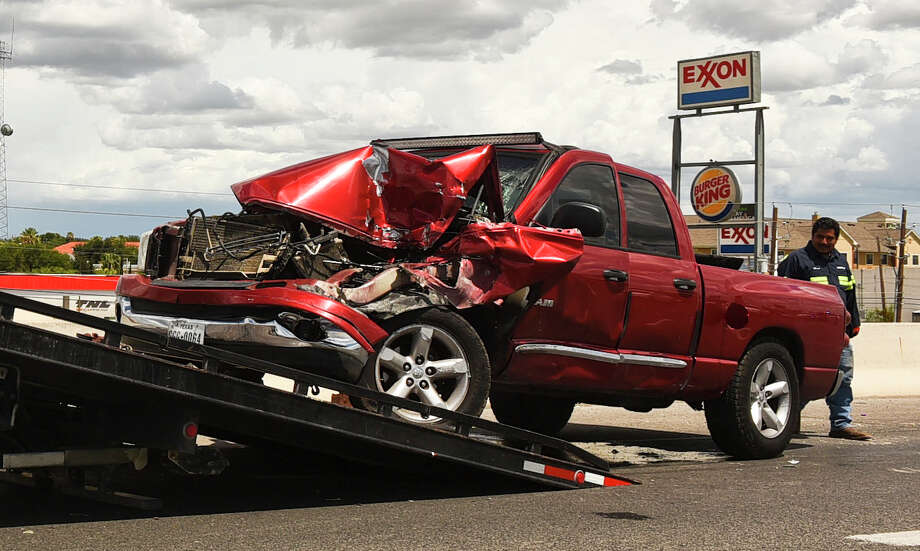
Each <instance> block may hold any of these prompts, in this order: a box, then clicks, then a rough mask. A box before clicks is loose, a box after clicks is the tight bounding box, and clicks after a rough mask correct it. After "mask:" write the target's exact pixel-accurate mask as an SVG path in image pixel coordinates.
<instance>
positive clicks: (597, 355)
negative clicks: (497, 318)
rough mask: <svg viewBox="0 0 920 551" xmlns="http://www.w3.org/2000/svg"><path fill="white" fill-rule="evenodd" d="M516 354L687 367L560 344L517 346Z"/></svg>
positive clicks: (653, 358) (657, 358)
mask: <svg viewBox="0 0 920 551" xmlns="http://www.w3.org/2000/svg"><path fill="white" fill-rule="evenodd" d="M514 351H515V352H516V353H518V354H550V355H553V356H566V357H569V358H581V359H584V360H594V361H597V362H605V363H609V364H634V365H649V366H652V367H665V368H670V369H683V368H685V367H687V362H685V361H683V360H677V359H674V358H663V357H661V356H646V355H644V354H618V353H614V352H601V351H599V350H591V349H590V348H580V347H577V346H566V345H562V344H539V343H529V344H519V345H518V346H516V347H515V348H514Z"/></svg>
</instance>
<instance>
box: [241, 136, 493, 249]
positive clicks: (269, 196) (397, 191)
mask: <svg viewBox="0 0 920 551" xmlns="http://www.w3.org/2000/svg"><path fill="white" fill-rule="evenodd" d="M480 181H482V183H483V190H482V200H484V201H485V202H486V204H487V206H488V207H489V210H490V211H491V213H490V214H491V217H492V218H493V220H494V221H496V222H497V221H500V220H502V218H503V217H504V213H503V212H502V203H501V187H500V182H499V178H498V169H497V163H496V161H495V149H494V147H493V146H491V145H484V146H481V147H476V148H473V149H469V150H466V151H462V152H460V153H456V154H454V155H451V156H449V157H443V158H441V159H438V160H429V159H426V158H424V157H420V156H418V155H414V154H412V153H407V152H405V151H400V150H398V149H391V148H383V147H375V146H367V147H363V148H361V149H355V150H352V151H347V152H345V153H339V154H337V155H331V156H329V157H323V158H321V159H315V160H312V161H307V162H304V163H300V164H297V165H293V166H289V167H287V168H283V169H281V170H278V171H275V172H271V173H269V174H265V175H263V176H258V177H256V178H253V179H251V180H246V181H244V182H239V183H237V184H234V185H233V186H232V189H233V193H234V194H235V195H236V198H237V200H238V201H239V202H240V204H241V205H243V206H244V207H250V206H255V205H258V206H261V207H264V208H266V209H270V210H283V211H287V212H291V213H294V214H298V215H302V216H304V217H306V218H308V219H312V220H315V221H318V222H322V223H325V224H327V225H329V226H332V227H334V228H335V229H338V230H341V231H343V232H345V233H346V234H348V235H351V236H353V237H357V238H360V239H364V240H365V241H369V242H371V243H373V244H374V245H377V246H381V247H387V248H406V247H417V248H421V249H427V248H428V247H430V246H431V245H432V244H433V243H434V242H435V241H436V240H437V239H438V238H439V237H440V236H441V235H442V234H443V233H444V231H445V230H446V229H447V228H448V226H450V223H451V222H452V221H453V219H454V217H456V216H457V213H458V212H459V210H460V207H461V206H463V202H464V201H465V200H466V197H467V195H468V194H469V192H470V190H472V189H473V187H474V186H475V185H476V183H477V182H480Z"/></svg>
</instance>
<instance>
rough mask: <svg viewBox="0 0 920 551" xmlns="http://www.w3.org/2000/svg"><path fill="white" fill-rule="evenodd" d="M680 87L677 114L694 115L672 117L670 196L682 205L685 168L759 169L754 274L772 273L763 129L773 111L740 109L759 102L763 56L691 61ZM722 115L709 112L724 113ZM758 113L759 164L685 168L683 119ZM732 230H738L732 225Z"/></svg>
mask: <svg viewBox="0 0 920 551" xmlns="http://www.w3.org/2000/svg"><path fill="white" fill-rule="evenodd" d="M677 68H678V78H677V81H678V84H677V108H678V109H683V110H690V109H693V110H695V111H696V112H695V113H692V114H686V115H672V116H670V117H668V118H670V119H672V120H673V121H674V130H673V134H672V149H671V155H672V157H671V191H672V192H674V196H675V197H676V198H677V201H678V202H680V175H681V169H682V168H686V167H709V166H713V165H722V166H730V165H754V224H753V225H754V228H755V232H754V239H755V243H754V271H756V272H760V273H764V272H766V270H767V258H766V257H765V255H764V251H763V244H764V243H763V232H764V212H763V210H764V123H763V112H764V110H766V109H769V107H747V108H743V109H742V108H741V104H745V103H757V102H759V101H760V52H740V53H736V54H727V55H722V56H716V57H710V58H700V59H687V60H683V61H679V62H678V64H677ZM725 106H728V107H730V109H723V110H719V111H706V112H704V111H703V109H704V108H707V109H708V108H714V107H725ZM751 111H753V112H754V114H755V120H754V158H753V159H747V160H735V161H715V160H710V161H709V162H691V163H685V162H683V160H682V159H681V146H682V140H683V135H682V131H681V119H685V118H689V117H707V116H710V115H727V114H733V113H746V112H751ZM727 225H738V224H732V223H730V222H729V223H728V224H727ZM689 226H690V227H698V228H699V227H704V228H711V227H717V225H715V224H711V223H707V224H690V225H689Z"/></svg>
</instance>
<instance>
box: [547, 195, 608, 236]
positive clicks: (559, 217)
mask: <svg viewBox="0 0 920 551" xmlns="http://www.w3.org/2000/svg"><path fill="white" fill-rule="evenodd" d="M549 225H550V227H553V228H562V229H570V228H577V229H578V230H579V231H581V235H583V236H584V237H601V236H603V235H604V229H605V228H606V225H607V224H606V223H605V222H604V213H603V212H601V209H600V208H599V207H597V206H595V205H592V204H590V203H581V202H578V201H574V202H571V203H566V204H564V205H562V206H561V207H559V208H558V209H556V212H555V214H553V221H552V222H550V224H549Z"/></svg>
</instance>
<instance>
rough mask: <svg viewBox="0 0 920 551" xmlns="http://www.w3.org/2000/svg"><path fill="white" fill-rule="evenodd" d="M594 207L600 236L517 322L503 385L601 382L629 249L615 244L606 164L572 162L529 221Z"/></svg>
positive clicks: (615, 216) (614, 335)
mask: <svg viewBox="0 0 920 551" xmlns="http://www.w3.org/2000/svg"><path fill="white" fill-rule="evenodd" d="M568 203H578V204H582V205H587V206H591V207H594V208H596V209H599V210H600V212H601V214H602V217H603V222H604V229H603V232H602V234H601V235H595V236H586V237H585V247H584V253H583V255H582V257H581V259H579V261H578V263H577V264H576V265H575V267H574V268H573V269H572V271H571V272H569V273H568V274H567V275H566V276H565V278H563V279H562V280H561V281H558V282H556V283H555V284H554V285H552V286H551V287H549V288H546V289H544V290H543V294H542V296H541V298H540V300H539V301H537V302H536V303H535V304H534V305H533V306H532V307H531V308H530V309H529V310H528V311H527V312H526V313H525V314H524V316H523V318H522V319H521V320H520V321H519V322H518V324H517V326H516V328H515V331H514V334H513V337H512V340H513V342H512V345H513V350H515V352H514V354H513V355H512V362H511V366H510V367H509V368H508V369H507V370H506V374H507V376H508V377H510V380H509V379H505V380H506V381H508V382H512V381H516V382H521V383H524V382H526V383H527V384H528V385H536V386H541V385H543V384H546V385H552V386H554V387H557V388H558V387H559V385H562V386H566V387H570V388H580V387H583V386H585V385H587V386H594V385H595V384H597V383H598V382H602V381H605V380H607V379H609V373H608V371H609V369H610V368H611V367H612V364H611V363H610V361H611V360H614V359H616V358H617V357H618V356H617V355H616V353H615V350H614V349H615V347H616V343H617V340H618V339H619V338H620V335H621V332H622V330H623V322H624V320H625V315H626V304H627V293H628V289H629V279H628V278H629V271H630V268H629V254H628V253H627V252H626V251H624V250H622V249H621V248H620V238H621V234H622V217H621V216H620V194H619V192H618V189H617V185H616V181H615V176H614V172H613V168H612V167H611V166H610V165H608V164H600V163H597V164H595V163H583V164H578V165H575V166H573V167H572V168H571V169H570V170H569V171H568V172H567V173H566V175H565V177H564V178H563V179H562V181H561V182H560V184H559V185H558V186H557V188H556V190H555V191H554V192H553V194H552V195H551V196H550V198H549V199H548V200H547V202H546V203H545V204H544V205H543V207H542V208H541V210H540V212H539V213H538V214H537V216H536V217H535V221H536V222H537V223H539V224H542V225H545V226H554V225H558V222H559V220H558V219H557V220H554V219H553V218H554V215H556V214H558V213H559V212H560V207H562V206H563V205H566V204H568Z"/></svg>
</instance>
